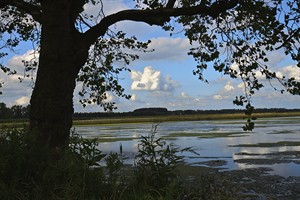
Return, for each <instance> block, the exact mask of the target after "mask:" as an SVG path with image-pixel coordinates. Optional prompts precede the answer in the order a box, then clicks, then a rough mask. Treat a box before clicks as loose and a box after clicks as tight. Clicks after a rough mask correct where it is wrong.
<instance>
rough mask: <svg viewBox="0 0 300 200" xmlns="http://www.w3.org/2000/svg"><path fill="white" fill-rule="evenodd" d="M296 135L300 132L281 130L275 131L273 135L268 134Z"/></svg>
mask: <svg viewBox="0 0 300 200" xmlns="http://www.w3.org/2000/svg"><path fill="white" fill-rule="evenodd" d="M291 133H292V134H294V133H299V131H294V130H279V131H273V132H271V133H267V134H274V135H275V134H291Z"/></svg>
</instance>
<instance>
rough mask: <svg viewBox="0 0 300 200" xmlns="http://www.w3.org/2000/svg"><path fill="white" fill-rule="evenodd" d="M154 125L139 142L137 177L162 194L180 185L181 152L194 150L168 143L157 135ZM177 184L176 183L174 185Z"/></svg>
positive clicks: (139, 180)
mask: <svg viewBox="0 0 300 200" xmlns="http://www.w3.org/2000/svg"><path fill="white" fill-rule="evenodd" d="M158 125H159V124H155V125H153V126H152V131H151V133H150V134H149V135H148V136H142V139H141V140H140V143H139V144H138V154H137V156H136V163H135V166H136V178H137V183H139V184H141V183H142V184H141V185H142V186H143V187H145V186H146V189H147V190H149V189H150V190H153V191H154V192H155V193H158V194H160V195H166V194H164V192H165V191H166V189H167V188H168V187H170V186H171V185H172V186H175V185H177V186H175V187H179V185H180V180H179V179H178V177H179V176H178V172H177V171H176V167H177V166H178V165H179V164H180V163H182V162H183V158H184V157H183V156H182V155H180V153H182V152H184V151H190V152H193V153H196V152H194V151H193V150H192V149H191V148H183V149H181V148H180V147H179V146H177V145H175V144H167V142H166V141H164V140H163V139H162V138H160V137H156V133H157V127H158ZM174 184H175V185H174Z"/></svg>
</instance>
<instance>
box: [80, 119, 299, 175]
mask: <svg viewBox="0 0 300 200" xmlns="http://www.w3.org/2000/svg"><path fill="white" fill-rule="evenodd" d="M243 123H244V121H238V120H219V121H184V122H165V123H162V124H160V125H159V126H158V132H157V136H159V137H165V139H166V140H167V141H168V142H170V143H171V142H172V143H175V144H177V145H180V146H181V147H182V148H184V147H193V148H194V149H195V150H196V151H197V152H198V153H199V154H200V156H197V155H194V154H191V153H185V154H184V155H185V156H186V158H185V162H187V163H189V164H191V165H203V164H202V163H201V162H204V161H210V160H225V161H226V162H227V163H226V164H225V165H222V166H216V168H219V169H220V170H234V169H245V168H253V167H268V168H271V169H272V171H270V172H269V173H270V174H278V175H281V176H285V177H288V176H300V156H299V155H298V156H295V155H294V156H292V157H291V158H289V160H292V162H287V163H276V164H257V163H255V164H251V162H250V163H238V162H235V161H237V160H238V159H268V158H270V157H271V156H269V155H268V156H266V155H262V154H270V153H276V152H287V151H299V152H300V145H297V144H296V145H295V146H284V145H278V146H276V147H274V146H273V147H245V146H240V147H234V146H235V145H240V144H258V143H276V142H281V141H287V142H300V118H299V117H286V118H268V119H259V120H257V121H256V127H255V129H254V131H252V132H243V131H242V128H241V127H242V126H243ZM75 128H76V132H77V133H79V134H80V135H82V136H83V137H86V138H95V137H96V138H102V139H107V142H102V143H101V144H100V145H99V148H100V149H101V150H102V151H103V152H106V153H109V152H118V151H119V146H120V144H122V147H123V152H124V154H126V155H127V157H128V159H127V161H126V162H127V163H133V161H134V155H135V153H136V152H137V144H138V142H139V140H140V136H141V135H147V134H149V133H150V132H151V128H152V124H118V125H108V126H78V127H75ZM228 133H233V134H232V135H230V136H228ZM174 134H176V136H174ZM215 134H224V135H225V136H227V137H211V138H203V137H201V135H202V136H204V135H205V136H210V135H213V136H215ZM110 139H114V140H111V141H110ZM116 139H117V141H116ZM232 146H233V147H232ZM299 152H298V154H299ZM238 153H240V154H238ZM241 153H242V154H241ZM282 158H283V157H282ZM277 159H281V157H278V156H277Z"/></svg>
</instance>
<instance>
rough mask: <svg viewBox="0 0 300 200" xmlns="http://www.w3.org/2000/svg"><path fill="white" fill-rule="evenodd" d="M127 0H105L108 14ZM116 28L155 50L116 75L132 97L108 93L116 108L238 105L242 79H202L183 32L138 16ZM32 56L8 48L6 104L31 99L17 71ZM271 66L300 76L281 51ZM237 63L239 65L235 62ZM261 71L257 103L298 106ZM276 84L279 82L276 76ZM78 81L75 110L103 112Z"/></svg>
mask: <svg viewBox="0 0 300 200" xmlns="http://www.w3.org/2000/svg"><path fill="white" fill-rule="evenodd" d="M128 2H129V1H122V0H113V1H111V0H110V1H107V2H104V6H105V7H104V9H105V12H106V14H107V15H108V14H112V13H114V12H117V11H119V10H122V9H127V8H129V6H131V5H132V3H128ZM85 9H87V10H88V12H90V13H93V12H96V11H97V9H98V8H97V7H92V6H86V7H85ZM111 28H112V29H116V30H122V31H124V32H126V33H127V34H128V35H135V36H136V37H137V38H138V39H139V40H142V41H147V40H148V39H150V40H151V41H152V42H151V44H150V45H149V48H150V49H155V51H153V52H148V53H141V54H139V55H140V59H139V60H136V61H134V62H132V63H131V64H130V65H129V66H128V67H129V68H130V69H131V72H128V71H126V72H122V73H121V74H120V75H119V77H118V79H119V82H120V83H121V85H122V86H123V87H124V89H125V93H126V94H130V95H131V96H132V97H131V99H130V100H127V99H124V98H118V97H116V96H114V95H112V94H108V101H114V102H116V106H117V107H118V109H117V110H116V112H126V111H132V110H134V109H137V108H143V107H165V108H167V109H168V110H187V109H193V110H207V109H227V108H236V109H243V107H238V106H236V105H234V104H233V103H232V102H233V100H234V99H235V97H236V96H240V95H243V94H244V89H243V84H242V81H241V80H233V79H231V78H230V77H228V76H225V75H222V74H220V73H218V72H215V71H214V70H213V69H211V68H209V69H207V70H206V71H205V72H204V77H205V78H206V79H207V80H208V82H209V83H205V82H202V81H200V80H198V78H197V76H194V75H193V70H194V69H196V62H195V61H194V59H193V58H192V57H191V56H188V55H187V52H188V50H189V49H190V48H191V47H192V46H191V45H190V43H189V40H188V39H187V38H185V37H184V36H183V35H182V33H177V34H173V36H172V37H170V35H169V33H167V32H165V31H163V30H162V29H161V28H160V27H157V26H149V25H147V24H144V23H137V22H129V21H126V22H119V23H117V24H116V25H114V26H113V27H111ZM32 57H33V50H32V45H31V44H29V43H23V44H21V45H20V46H19V47H18V49H17V51H16V52H14V53H10V54H9V56H8V57H6V58H5V60H3V64H5V65H6V66H9V67H11V68H13V69H17V70H18V74H16V75H11V76H7V75H5V74H3V73H2V72H1V73H0V80H1V81H3V82H4V86H3V88H1V91H2V92H3V94H2V95H0V102H4V103H6V104H7V106H12V105H16V104H17V105H27V104H28V103H29V100H30V96H31V92H32V86H33V82H32V80H30V79H25V80H24V81H22V82H21V83H20V81H19V79H18V77H20V76H21V77H22V76H23V73H24V65H23V64H22V60H28V59H31V58H32ZM269 60H270V63H269V64H270V66H271V67H272V70H273V71H274V72H276V73H278V74H282V75H287V76H294V77H295V78H296V79H297V80H300V68H297V67H296V64H295V63H294V62H292V61H291V60H290V59H288V58H286V57H285V55H284V53H282V52H274V53H273V54H271V55H269ZM232 67H235V66H232ZM257 76H258V77H259V78H260V79H261V80H262V82H263V83H264V85H265V87H264V88H262V89H261V90H260V91H258V92H256V94H255V95H254V97H253V98H252V100H253V105H254V106H255V107H258V108H300V97H299V96H293V95H290V94H288V93H284V94H281V93H280V92H278V91H275V90H274V89H273V88H272V87H271V86H270V83H268V82H266V81H264V80H263V77H262V76H261V74H259V73H257ZM272 84H273V85H277V83H276V82H275V81H274V82H272ZM79 90H80V84H78V87H77V88H76V89H75V92H74V108H75V112H98V111H99V112H102V111H103V108H101V107H100V106H98V105H88V106H87V107H85V108H83V107H82V105H81V104H80V103H79V99H80V98H79V96H78V95H77V93H78V91H79Z"/></svg>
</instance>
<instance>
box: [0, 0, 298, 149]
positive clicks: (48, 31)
mask: <svg viewBox="0 0 300 200" xmlns="http://www.w3.org/2000/svg"><path fill="white" fill-rule="evenodd" d="M105 3H106V2H105V1H103V0H71V1H70V0H1V2H0V12H1V20H0V30H1V31H0V33H1V35H0V39H1V44H0V49H1V54H0V58H3V57H5V56H6V55H7V53H8V51H14V49H15V48H16V47H17V46H18V45H19V44H20V42H21V41H32V43H33V46H34V49H35V52H36V53H37V54H38V55H39V56H38V57H36V58H35V59H33V60H31V61H27V62H24V66H25V72H26V73H25V77H26V76H28V77H30V76H31V73H32V72H33V71H37V77H36V80H35V86H34V91H33V95H32V97H31V114H30V116H31V117H30V120H31V127H32V128H37V129H38V130H39V131H40V132H41V135H42V137H43V138H44V139H45V140H47V141H49V140H52V139H53V138H56V139H53V140H54V141H57V140H58V138H60V140H63V141H65V140H67V136H66V135H67V132H68V130H69V129H70V127H71V124H72V117H71V115H72V113H73V102H72V97H73V91H74V88H75V83H76V81H79V82H82V85H83V86H82V90H81V91H80V93H79V94H80V96H81V97H82V99H81V103H82V104H83V105H86V104H90V103H97V104H99V105H102V106H104V107H105V108H106V109H113V108H114V107H115V106H114V104H113V103H108V102H107V101H105V99H106V98H107V96H106V95H107V92H109V91H110V92H114V93H115V94H116V95H118V96H121V97H125V98H130V96H129V95H127V94H125V93H124V89H123V88H122V86H121V85H120V84H119V82H118V73H120V71H122V70H129V69H128V68H127V66H128V64H129V63H130V62H131V61H133V60H135V59H138V55H136V54H135V53H134V52H135V51H142V52H143V51H145V52H146V51H151V50H150V49H148V48H147V47H148V44H149V43H150V42H151V41H139V40H138V38H136V37H135V36H128V35H127V34H126V33H124V32H122V31H118V32H114V31H113V30H112V29H110V26H111V25H114V24H116V23H117V22H120V21H125V20H130V21H136V22H144V23H146V24H149V25H152V26H153V25H155V26H160V27H162V29H164V30H165V31H168V32H170V34H172V32H173V31H174V30H175V28H178V27H179V28H180V29H182V31H183V33H184V35H185V36H186V37H187V38H188V39H189V41H190V43H191V44H193V45H194V47H193V48H191V49H190V51H189V52H187V53H188V54H189V55H191V56H193V57H194V59H195V61H196V63H197V64H196V68H195V70H194V71H193V73H194V74H195V75H197V76H198V77H199V79H200V80H203V81H206V79H205V77H204V76H203V71H204V70H205V69H207V68H208V67H210V66H212V67H213V68H214V69H215V70H216V71H218V72H220V73H223V74H226V75H229V76H230V77H231V78H240V79H241V80H242V81H243V82H244V86H245V94H241V96H238V97H236V99H235V100H234V103H235V104H237V105H245V106H246V109H247V114H251V112H252V110H253V107H252V105H251V96H252V95H253V94H254V93H255V91H256V90H259V89H260V88H262V87H263V84H262V83H261V82H260V80H259V79H258V78H257V75H256V72H257V71H260V72H261V73H262V74H263V75H264V76H265V78H266V79H267V80H271V79H276V80H278V81H279V83H281V85H282V86H283V87H282V88H274V89H276V90H279V92H282V93H283V92H288V93H291V94H293V95H299V94H300V89H299V88H300V83H299V81H298V80H297V79H295V77H284V76H280V75H278V74H276V73H275V72H273V71H272V69H271V67H270V66H269V65H268V64H269V60H268V54H269V53H270V52H273V51H278V50H281V49H283V50H284V53H285V54H286V56H289V57H290V58H291V59H293V60H294V61H296V62H297V63H298V64H297V66H298V67H300V63H299V60H300V53H299V47H300V45H299V43H300V31H299V30H300V28H299V25H300V24H299V20H300V14H299V13H300V2H299V1H293V0H277V1H266V0H228V1H225V0H198V1H197V0H168V1H167V0H143V1H141V0H135V7H134V8H132V9H126V10H122V11H118V12H116V13H113V14H110V15H106V13H104V10H103V5H104V4H105ZM86 5H91V6H94V7H95V8H96V9H98V13H97V14H96V15H94V14H91V13H87V12H86V10H85V9H84V8H85V7H84V6H86ZM116 62H122V63H123V65H116V64H115V63H116ZM233 65H235V66H236V67H235V68H233V67H232V66H233ZM1 70H2V72H4V73H7V74H14V73H16V72H15V71H13V70H11V69H9V68H8V67H6V66H3V65H1ZM50 83H51V84H50ZM2 84H3V83H2V82H1V80H0V87H1V86H2ZM57 113H64V114H62V115H61V116H60V117H58V116H57V115H56V114H57ZM63 124H64V125H63ZM55 127H56V128H55ZM250 128H251V127H250ZM48 130H49V131H50V130H51V132H52V133H50V132H49V131H48ZM50 135H51V137H50ZM55 135H56V136H55ZM62 135H64V136H62ZM49 138H52V139H49ZM54 143H55V142H54ZM54 145H56V144H54Z"/></svg>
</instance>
